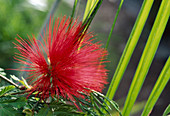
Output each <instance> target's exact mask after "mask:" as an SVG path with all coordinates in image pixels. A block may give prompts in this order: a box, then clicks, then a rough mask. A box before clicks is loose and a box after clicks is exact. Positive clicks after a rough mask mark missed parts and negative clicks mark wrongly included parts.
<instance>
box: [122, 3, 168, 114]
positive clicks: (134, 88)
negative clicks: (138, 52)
mask: <svg viewBox="0 0 170 116" xmlns="http://www.w3.org/2000/svg"><path fill="white" fill-rule="evenodd" d="M169 9H170V0H163V1H162V3H161V6H160V8H159V11H158V14H157V17H156V20H155V22H154V25H153V27H152V30H151V33H150V35H149V38H148V41H147V43H146V46H145V48H144V51H143V54H142V56H141V59H140V61H139V64H138V67H137V70H136V73H135V76H134V78H133V81H132V84H131V87H130V89H129V93H128V96H127V98H126V101H125V105H124V109H123V116H129V115H130V112H131V110H132V107H133V105H134V103H135V101H136V98H137V96H138V94H139V92H140V89H141V87H142V85H143V82H144V80H145V77H146V75H147V73H148V71H149V68H150V66H151V63H152V61H153V58H154V56H155V53H156V50H157V48H158V45H159V43H160V40H161V37H162V34H163V32H164V30H165V27H166V24H167V22H168V19H169V15H170V12H169Z"/></svg>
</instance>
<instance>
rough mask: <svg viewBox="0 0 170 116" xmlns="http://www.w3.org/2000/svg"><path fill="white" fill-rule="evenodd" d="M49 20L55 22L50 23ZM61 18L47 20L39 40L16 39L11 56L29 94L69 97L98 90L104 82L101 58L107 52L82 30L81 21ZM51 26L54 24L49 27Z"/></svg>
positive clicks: (105, 75) (44, 96)
mask: <svg viewBox="0 0 170 116" xmlns="http://www.w3.org/2000/svg"><path fill="white" fill-rule="evenodd" d="M53 22H55V23H54V24H53ZM70 22H71V19H70V18H68V19H67V18H66V17H63V18H62V19H61V20H60V19H59V18H58V19H56V20H55V21H53V20H52V21H51V20H50V22H49V26H48V28H47V29H46V34H44V35H43V36H42V35H41V37H42V41H39V40H37V39H36V38H35V37H34V36H33V37H29V40H27V39H23V38H21V37H20V36H18V37H19V38H16V41H17V43H14V44H15V47H16V48H17V49H18V50H19V53H16V55H15V56H14V59H15V60H16V61H17V62H18V63H20V64H23V65H24V66H23V67H22V68H20V69H18V70H20V71H26V72H28V74H29V75H28V78H27V79H28V81H29V83H30V85H31V89H30V93H29V95H31V94H32V93H34V94H36V95H37V96H39V97H40V98H41V99H46V98H48V97H50V96H52V97H53V96H61V97H63V98H68V99H71V100H73V99H74V98H73V96H76V97H81V94H80V92H83V93H89V92H90V91H89V90H90V89H92V90H95V91H99V92H101V91H102V89H103V88H104V84H106V83H107V81H106V79H107V73H106V72H107V70H106V69H105V65H104V64H103V63H104V62H103V59H104V58H105V57H106V55H107V51H106V50H105V49H103V48H101V44H100V43H99V42H97V43H95V42H94V41H93V40H94V36H93V35H92V34H91V33H83V26H82V23H78V22H77V20H72V23H71V26H70ZM53 25H54V26H53Z"/></svg>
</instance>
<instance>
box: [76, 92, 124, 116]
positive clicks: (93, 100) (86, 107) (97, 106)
mask: <svg viewBox="0 0 170 116" xmlns="http://www.w3.org/2000/svg"><path fill="white" fill-rule="evenodd" d="M81 94H82V95H83V96H84V98H77V97H74V99H75V100H76V101H77V102H76V104H77V105H78V106H79V107H80V108H81V110H82V111H83V112H85V113H87V115H88V116H89V115H90V116H98V115H99V116H104V115H112V112H113V111H116V112H118V113H119V115H120V116H122V114H121V112H120V110H119V106H118V104H117V103H116V102H115V101H113V100H110V99H108V98H107V97H106V96H105V95H103V94H101V93H99V92H97V91H93V90H92V91H91V93H90V96H89V95H86V94H84V93H81ZM106 101H107V102H108V103H109V104H108V103H106Z"/></svg>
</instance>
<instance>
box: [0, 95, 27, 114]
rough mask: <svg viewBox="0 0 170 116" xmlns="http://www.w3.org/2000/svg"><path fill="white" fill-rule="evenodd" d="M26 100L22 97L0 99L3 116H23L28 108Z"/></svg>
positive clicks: (0, 111)
mask: <svg viewBox="0 0 170 116" xmlns="http://www.w3.org/2000/svg"><path fill="white" fill-rule="evenodd" d="M26 101H27V100H26V98H25V97H20V96H17V97H16V96H7V97H1V98H0V115H1V116H6V115H7V116H16V115H19V116H23V113H22V110H23V108H24V107H25V106H26Z"/></svg>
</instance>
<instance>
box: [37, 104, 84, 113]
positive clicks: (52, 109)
mask: <svg viewBox="0 0 170 116" xmlns="http://www.w3.org/2000/svg"><path fill="white" fill-rule="evenodd" d="M53 115H57V116H81V115H84V114H83V113H80V112H77V108H76V107H75V106H73V105H69V104H66V103H62V102H59V101H53V102H51V103H50V104H45V105H44V107H43V108H41V109H40V110H39V112H38V114H37V115H36V116H53Z"/></svg>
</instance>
